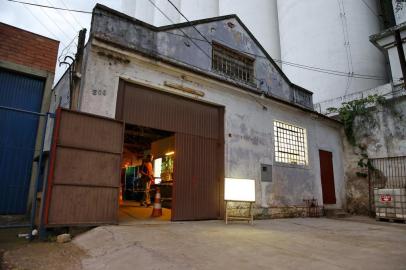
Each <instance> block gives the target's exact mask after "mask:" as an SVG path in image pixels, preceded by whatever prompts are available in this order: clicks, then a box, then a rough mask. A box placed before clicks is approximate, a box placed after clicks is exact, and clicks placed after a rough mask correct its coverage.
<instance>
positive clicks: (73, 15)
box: [59, 0, 85, 29]
mask: <svg viewBox="0 0 406 270" xmlns="http://www.w3.org/2000/svg"><path fill="white" fill-rule="evenodd" d="M59 1H60V2H61V3H62V5H63V6H64V7H65V8H66V9H70V8H69V6H68V5H67V4H65V2H64V1H63V0H59ZM68 11H69V14H70V15H71V16H72V18H73V19H74V20H75V22H76V23H77V24H78V25H79V26H80V27H81V28H82V29H83V28H85V27H84V26H83V25H82V24H81V23H80V21H79V20H78V19H77V18H76V16H75V13H73V12H72V11H70V10H68Z"/></svg>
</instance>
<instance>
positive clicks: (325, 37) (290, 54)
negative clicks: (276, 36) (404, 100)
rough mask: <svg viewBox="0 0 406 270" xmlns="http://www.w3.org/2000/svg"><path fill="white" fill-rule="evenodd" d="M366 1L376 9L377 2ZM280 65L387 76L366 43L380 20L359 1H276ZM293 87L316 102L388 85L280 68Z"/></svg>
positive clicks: (380, 57) (380, 60)
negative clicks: (303, 90) (300, 89)
mask: <svg viewBox="0 0 406 270" xmlns="http://www.w3.org/2000/svg"><path fill="white" fill-rule="evenodd" d="M365 2H366V3H367V4H368V5H369V6H370V7H371V8H374V9H375V12H376V13H379V12H378V10H377V2H376V0H365ZM278 15H279V32H280V41H281V55H282V60H283V61H287V62H294V63H299V64H303V65H307V66H314V67H319V68H323V69H331V70H338V71H344V72H354V73H358V74H368V75H375V76H379V77H386V75H385V74H386V73H385V60H384V56H383V55H382V53H381V52H379V51H378V50H377V49H376V48H375V47H374V46H373V45H372V44H371V43H370V42H369V36H370V35H372V34H376V33H378V32H380V24H379V19H378V18H377V17H376V16H375V15H374V14H373V13H372V12H371V10H369V9H368V8H367V7H366V5H365V4H364V3H363V2H362V1H354V0H337V1H336V0H308V1H298V0H278ZM283 70H284V72H285V74H286V75H287V76H288V77H289V78H290V79H291V80H292V81H293V82H294V83H296V84H298V85H300V86H302V87H305V88H307V89H310V90H311V91H313V92H314V95H313V98H314V101H315V102H319V101H323V100H326V99H332V98H336V97H340V96H343V95H346V94H350V93H354V92H359V91H361V90H364V89H370V88H374V87H376V86H378V85H382V84H384V83H385V82H386V80H382V81H379V80H365V79H355V78H347V77H340V76H332V75H330V74H323V73H318V72H314V71H309V70H305V69H299V68H296V67H292V66H289V65H287V64H283Z"/></svg>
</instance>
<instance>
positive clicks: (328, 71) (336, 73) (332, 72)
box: [8, 0, 385, 81]
mask: <svg viewBox="0 0 406 270" xmlns="http://www.w3.org/2000/svg"><path fill="white" fill-rule="evenodd" d="M8 1H10V2H16V3H21V4H26V5H32V6H40V7H44V8H51V9H58V10H65V11H70V12H80V13H86V14H91V13H92V12H90V11H84V10H75V9H69V8H60V7H53V6H45V5H38V4H33V3H28V2H22V1H16V0H8ZM148 1H149V2H150V3H151V4H152V5H153V6H154V7H155V8H157V10H158V11H159V12H160V13H161V14H162V15H164V16H165V17H166V18H167V19H168V20H169V21H170V22H171V23H173V24H175V23H174V22H173V20H171V19H170V18H169V16H167V15H166V14H165V13H164V12H163V11H162V10H161V9H159V8H158V7H157V6H156V5H155V4H154V3H153V2H152V1H151V0H148ZM172 4H173V3H172ZM103 15H104V14H103ZM182 16H183V17H185V16H184V15H183V14H182ZM188 22H189V23H191V22H190V21H188ZM194 28H195V30H197V29H196V27H194ZM178 30H179V31H181V32H182V33H183V35H179V34H176V33H172V32H165V33H168V34H172V35H178V36H182V37H184V38H187V39H189V40H190V41H192V43H193V44H194V45H195V46H196V47H198V48H200V46H198V45H197V44H196V43H194V42H193V40H199V41H204V42H207V43H209V44H210V45H211V42H210V41H208V40H207V38H206V37H205V36H204V35H203V34H201V32H200V31H198V30H197V31H198V32H199V35H201V36H202V37H203V38H204V40H202V39H197V38H193V37H190V36H188V35H187V34H186V33H185V32H184V31H183V30H181V29H178ZM48 31H50V30H48ZM53 35H54V34H53ZM54 36H55V35H54ZM200 50H201V51H202V52H204V54H205V55H206V56H208V57H210V56H209V55H208V54H207V53H206V52H205V51H204V50H203V49H201V48H200ZM237 51H239V52H241V53H246V54H250V55H253V56H256V57H262V58H266V59H267V57H265V56H262V55H256V54H253V53H250V52H246V51H240V50H237ZM273 60H274V61H275V62H279V63H282V64H284V65H288V66H293V67H296V68H302V69H306V70H310V71H315V72H319V73H325V74H330V75H334V76H345V77H351V78H356V79H369V80H381V81H383V80H385V78H383V77H379V76H375V75H366V74H357V73H347V72H343V71H338V70H331V69H323V68H318V67H314V66H308V65H303V64H297V63H293V62H288V61H282V60H280V59H273Z"/></svg>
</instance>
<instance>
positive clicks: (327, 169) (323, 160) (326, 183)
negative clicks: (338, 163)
mask: <svg viewBox="0 0 406 270" xmlns="http://www.w3.org/2000/svg"><path fill="white" fill-rule="evenodd" d="M319 156H320V176H321V188H322V191H323V204H335V203H336V190H335V186H334V170H333V153H331V152H328V151H323V150H319Z"/></svg>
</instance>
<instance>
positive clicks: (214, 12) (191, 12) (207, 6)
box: [180, 0, 219, 22]
mask: <svg viewBox="0 0 406 270" xmlns="http://www.w3.org/2000/svg"><path fill="white" fill-rule="evenodd" d="M180 11H181V12H182V14H183V15H185V16H186V18H188V20H189V21H192V20H199V19H205V18H211V17H216V16H218V15H219V5H218V0H193V1H192V0H181V3H180ZM180 20H181V22H185V21H186V20H185V19H184V18H183V17H181V18H180Z"/></svg>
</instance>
